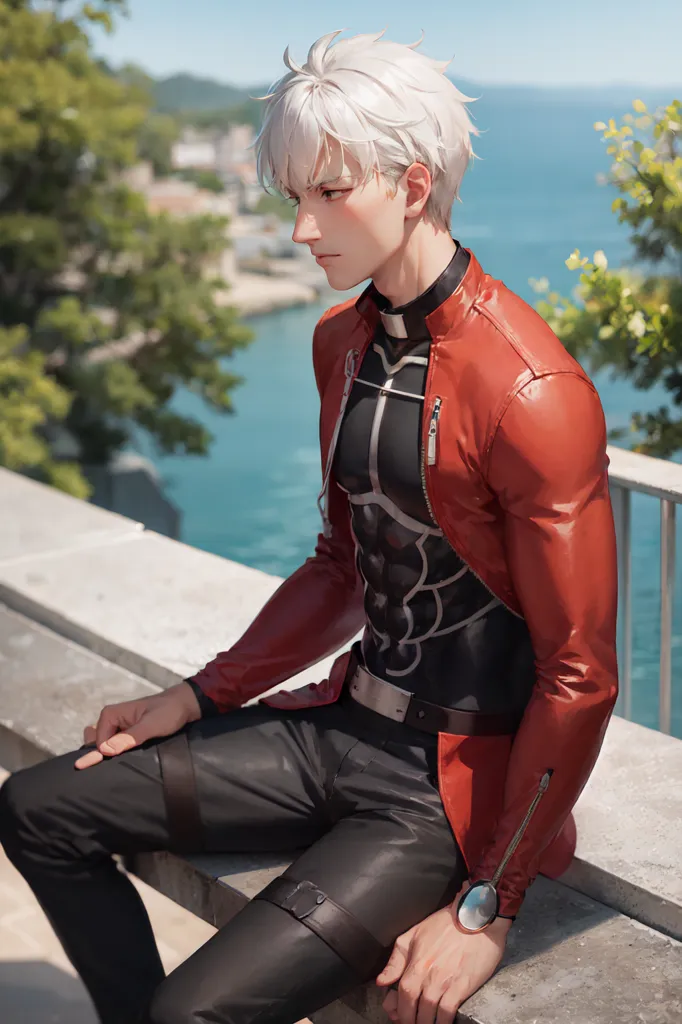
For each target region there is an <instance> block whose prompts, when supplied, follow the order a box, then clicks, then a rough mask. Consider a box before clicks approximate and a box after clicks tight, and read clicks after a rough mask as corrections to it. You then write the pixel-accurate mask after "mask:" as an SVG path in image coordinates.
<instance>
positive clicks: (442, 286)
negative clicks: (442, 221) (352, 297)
mask: <svg viewBox="0 0 682 1024" xmlns="http://www.w3.org/2000/svg"><path fill="white" fill-rule="evenodd" d="M453 241H456V239H453ZM457 246H458V248H457V252H456V253H455V255H454V256H453V257H452V260H451V261H450V263H449V264H448V266H447V267H446V268H445V270H444V271H443V273H442V274H441V275H440V276H439V277H437V278H436V280H435V281H434V283H433V284H432V285H431V286H430V287H429V288H427V290H426V291H425V292H422V294H421V295H418V296H417V298H416V299H413V300H412V301H411V302H408V303H406V304H405V305H404V306H398V307H397V308H396V309H390V307H389V305H388V301H387V299H386V298H385V296H383V295H382V294H381V292H379V291H378V289H377V288H376V287H375V286H374V282H370V284H369V285H368V286H367V288H365V290H364V291H363V292H362V293H361V294H360V295H359V296H358V299H357V301H356V303H355V308H356V310H357V311H358V313H359V314H360V316H361V317H362V318H363V320H365V321H366V322H367V323H368V324H369V326H370V327H371V328H374V327H375V326H376V325H377V324H378V323H379V321H380V320H383V322H384V327H385V329H386V333H387V334H389V335H391V336H392V337H402V338H410V339H413V340H416V339H417V338H441V337H443V336H444V335H446V334H448V332H449V331H451V330H452V329H453V328H454V327H456V326H457V324H459V323H461V322H463V321H464V320H465V319H466V317H467V315H468V313H469V310H470V309H471V307H472V306H473V304H474V302H475V301H476V298H477V296H478V293H479V290H480V287H481V281H482V278H483V271H482V269H481V266H480V264H479V262H478V260H477V259H476V257H475V256H474V254H473V253H472V252H471V250H470V249H465V248H464V247H463V246H460V245H459V243H457ZM382 314H383V316H382Z"/></svg>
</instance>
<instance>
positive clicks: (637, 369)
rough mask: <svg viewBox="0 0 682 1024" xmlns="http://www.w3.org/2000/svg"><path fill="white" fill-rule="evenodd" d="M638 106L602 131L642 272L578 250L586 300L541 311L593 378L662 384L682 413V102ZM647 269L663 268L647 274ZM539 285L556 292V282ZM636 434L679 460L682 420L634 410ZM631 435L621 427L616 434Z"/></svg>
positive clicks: (545, 305)
mask: <svg viewBox="0 0 682 1024" xmlns="http://www.w3.org/2000/svg"><path fill="white" fill-rule="evenodd" d="M633 109H634V111H635V115H637V116H635V115H633V114H625V115H624V117H623V118H622V123H621V125H620V126H617V125H616V123H615V121H614V120H613V119H612V120H610V121H609V122H608V124H605V123H604V122H601V121H598V122H597V123H596V124H595V126H594V127H595V130H597V131H600V132H602V133H603V137H604V139H605V140H606V141H607V142H608V146H607V150H606V152H607V153H608V154H609V155H610V156H612V157H613V163H612V166H611V174H610V176H609V177H608V178H607V181H609V182H610V183H611V184H613V185H615V186H616V187H617V189H618V191H619V192H620V193H621V195H620V196H619V197H618V198H616V199H615V200H614V202H613V204H612V209H613V211H614V213H617V215H618V220H619V222H620V223H626V224H629V225H630V226H631V227H632V229H633V231H632V235H631V241H632V243H633V246H634V253H635V260H636V261H637V262H638V264H639V268H638V269H632V268H630V269H628V268H618V269H609V265H608V259H607V257H606V254H605V253H604V252H603V251H601V250H599V251H598V252H595V253H594V256H593V258H592V260H589V259H588V258H587V257H586V256H581V254H580V251H579V250H577V249H576V250H575V251H574V252H573V253H572V254H571V256H570V257H569V258H568V259H567V261H566V265H567V266H568V267H569V269H571V270H580V271H581V274H580V283H579V285H578V286H577V288H576V289H575V295H576V298H577V300H578V301H577V302H572V301H571V300H569V299H567V298H564V297H561V296H559V295H558V294H557V293H556V292H550V293H549V294H548V295H547V298H545V299H543V300H541V301H540V302H538V306H537V308H538V311H539V312H540V313H541V315H542V316H543V317H544V318H545V319H546V320H547V322H548V323H549V324H550V326H551V327H552V328H553V329H554V331H555V332H556V333H557V335H558V336H559V338H560V339H561V340H562V342H563V343H564V345H565V346H566V348H567V349H568V350H569V352H571V354H572V355H574V356H576V358H581V357H584V358H585V359H586V361H587V363H588V367H589V370H590V372H595V371H596V370H599V369H601V368H602V367H606V366H608V367H610V368H611V370H612V371H613V375H614V376H620V377H631V378H632V380H633V382H634V385H635V387H637V388H640V389H647V388H650V387H651V386H652V385H653V384H655V383H657V382H661V383H662V384H663V386H664V387H665V389H666V390H667V391H668V392H669V393H670V396H671V403H672V406H673V407H675V406H680V405H681V404H682V154H680V153H679V142H680V137H681V134H682V105H681V104H680V101H679V100H673V102H672V103H671V104H670V105H669V106H666V107H662V108H659V109H658V110H657V111H656V112H655V113H650V112H649V111H648V110H647V108H646V106H645V105H644V103H642V101H641V100H635V101H634V103H633ZM643 263H648V264H651V265H654V266H657V267H659V268H660V272H659V273H656V274H652V273H645V272H644V270H643V269H641V265H642V264H643ZM533 284H534V287H535V288H536V289H537V290H538V291H547V290H548V284H547V282H546V281H542V282H537V281H535V282H533ZM630 431H631V432H632V433H638V434H639V435H640V439H639V440H638V441H637V442H636V443H635V444H634V445H633V449H634V450H635V451H638V452H644V453H645V454H649V455H656V456H658V457H661V458H669V457H670V456H672V455H673V454H674V453H675V452H677V451H679V450H680V449H682V418H681V417H680V416H679V415H675V413H674V409H673V410H671V409H670V408H669V406H667V405H665V406H661V407H660V408H659V409H658V411H657V412H655V413H647V414H642V413H639V412H635V413H633V414H632V417H631V422H630ZM627 432H628V431H627V430H623V429H617V430H615V429H614V430H612V431H611V432H610V438H611V439H612V440H617V439H619V438H622V437H623V436H624V435H625V434H626V433H627Z"/></svg>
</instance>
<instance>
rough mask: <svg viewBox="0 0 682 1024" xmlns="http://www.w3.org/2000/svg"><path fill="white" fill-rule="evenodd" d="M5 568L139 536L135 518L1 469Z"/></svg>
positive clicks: (0, 546)
mask: <svg viewBox="0 0 682 1024" xmlns="http://www.w3.org/2000/svg"><path fill="white" fill-rule="evenodd" d="M0 524H2V528H1V529H0V565H3V564H4V565H7V564H12V563H14V562H16V561H20V562H26V561H27V560H30V559H32V558H35V557H36V556H40V555H51V554H53V553H54V552H55V551H61V552H63V553H65V554H66V553H67V552H71V551H73V550H82V549H88V548H91V547H92V546H93V545H100V544H111V543H116V541H118V540H119V539H121V538H124V537H133V536H135V535H136V534H139V533H140V532H141V530H142V526H141V525H140V524H139V523H136V522H134V521H133V520H132V519H126V518H125V517H124V516H119V515H116V514H115V513H113V512H106V511H104V510H103V509H101V508H95V506H94V505H89V504H88V503H87V502H85V501H79V500H78V499H77V498H71V497H69V495H68V494H63V493H62V492H61V491H57V490H55V489H54V488H53V487H45V486H44V485H43V484H38V483H36V482H35V481H33V480H29V479H28V478H27V477H24V476H21V475H20V474H19V473H11V472H10V471H9V470H7V469H3V468H2V467H0Z"/></svg>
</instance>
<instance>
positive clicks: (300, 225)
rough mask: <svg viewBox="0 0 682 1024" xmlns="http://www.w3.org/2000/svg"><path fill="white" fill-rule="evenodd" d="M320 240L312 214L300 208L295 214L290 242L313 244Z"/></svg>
mask: <svg viewBox="0 0 682 1024" xmlns="http://www.w3.org/2000/svg"><path fill="white" fill-rule="evenodd" d="M319 238H321V235H320V232H319V229H318V227H317V221H316V220H315V217H314V216H313V214H312V213H311V212H310V211H308V210H304V209H303V208H302V207H301V206H299V208H298V212H297V214H296V223H295V224H294V231H293V234H292V236H291V240H292V242H315V241H317V240H318V239H319Z"/></svg>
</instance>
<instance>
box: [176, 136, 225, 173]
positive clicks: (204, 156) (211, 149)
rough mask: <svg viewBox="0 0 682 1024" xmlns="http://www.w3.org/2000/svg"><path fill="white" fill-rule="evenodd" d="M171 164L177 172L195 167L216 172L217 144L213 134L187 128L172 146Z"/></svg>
mask: <svg viewBox="0 0 682 1024" xmlns="http://www.w3.org/2000/svg"><path fill="white" fill-rule="evenodd" d="M171 164H172V166H173V167H174V168H176V169H177V170H183V169H184V168H185V167H194V168H196V169H197V170H201V171H215V170H216V144H215V139H214V137H213V134H212V133H210V134H209V133H207V132H197V131H195V130H194V129H193V128H186V129H185V130H184V131H183V133H182V135H181V136H180V138H179V139H178V141H177V142H174V143H173V145H172V146H171Z"/></svg>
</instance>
